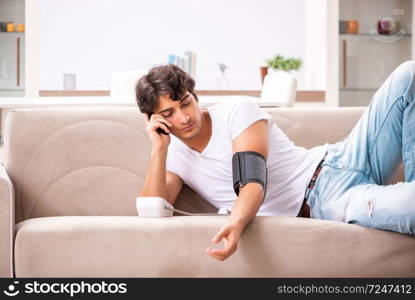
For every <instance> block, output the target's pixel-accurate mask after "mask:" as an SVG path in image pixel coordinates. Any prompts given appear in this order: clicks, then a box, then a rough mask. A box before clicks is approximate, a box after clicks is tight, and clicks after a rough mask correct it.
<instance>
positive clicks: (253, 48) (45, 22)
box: [26, 0, 325, 90]
mask: <svg viewBox="0 0 415 300" xmlns="http://www.w3.org/2000/svg"><path fill="white" fill-rule="evenodd" d="M26 1H29V0H26ZM306 1H307V0H289V1H288V0H256V1H253V0H239V1H231V0H228V1H223V0H210V1H191V0H174V1H168V0H164V1H163V0H152V1H134V0H118V1H117V0H59V1H56V0H42V1H37V4H38V5H39V10H40V16H39V18H38V19H39V25H38V30H39V73H40V77H39V89H41V90H54V89H62V81H63V80H62V74H63V73H67V72H73V73H77V89H80V90H108V89H109V88H110V80H111V74H112V73H113V72H116V71H123V70H131V69H139V68H149V67H151V66H153V65H155V64H160V63H166V62H167V56H168V55H169V54H171V53H176V54H181V53H182V52H184V51H186V50H191V51H196V52H197V74H196V80H197V88H198V89H216V88H217V84H216V76H217V75H218V68H217V63H218V62H221V61H224V62H225V63H226V64H227V65H228V66H229V75H230V89H260V88H261V84H260V75H259V66H260V65H263V64H264V61H265V59H267V58H269V57H271V56H273V55H274V54H276V53H280V54H282V55H285V56H290V57H299V58H301V59H303V60H304V59H305V58H306V52H307V47H306V35H305V33H306V30H305V28H306V21H305V19H306ZM315 53H319V51H318V50H317V51H315ZM316 55H318V54H316ZM320 55H321V56H320V57H318V58H317V59H320V60H321V57H324V56H323V54H322V53H321V51H320ZM315 58H316V57H315ZM311 67H313V65H307V63H305V64H304V66H303V68H302V69H301V70H300V71H299V72H298V74H297V76H298V79H299V89H304V88H307V89H324V87H325V86H324V80H323V81H322V80H318V79H317V80H316V79H315V78H313V74H312V72H313V71H310V70H307V68H311ZM310 72H311V73H310ZM306 73H307V74H308V76H305V74H306ZM316 75H317V77H318V78H321V77H322V76H325V75H324V72H323V73H322V71H321V70H318V71H317V73H316ZM314 77H315V76H314ZM310 80H311V81H310Z"/></svg>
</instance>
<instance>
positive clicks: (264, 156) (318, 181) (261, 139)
mask: <svg viewBox="0 0 415 300" xmlns="http://www.w3.org/2000/svg"><path fill="white" fill-rule="evenodd" d="M414 75H415V63H414V62H407V63H404V64H402V65H401V66H400V67H399V68H397V70H395V71H394V72H393V73H392V74H391V76H390V77H389V78H388V79H387V80H386V82H385V83H384V84H383V85H382V87H381V88H380V89H379V90H378V91H377V93H376V94H375V96H374V98H373V100H372V102H371V104H370V106H369V107H368V109H366V111H365V112H364V114H363V116H362V118H361V119H360V121H359V122H358V124H357V125H356V126H355V128H354V129H353V131H352V132H351V134H350V135H349V136H348V138H347V139H346V140H344V141H342V142H338V143H336V144H325V145H321V146H318V147H314V148H312V149H308V150H307V149H305V148H302V147H297V146H295V145H294V144H293V143H292V142H291V141H290V140H289V139H288V137H287V136H286V135H285V134H284V133H283V132H282V131H281V129H280V128H279V127H278V126H277V125H276V124H275V123H274V122H273V121H272V117H271V116H270V115H269V114H267V113H266V112H265V111H264V110H262V109H261V108H259V107H258V105H257V104H256V103H255V102H254V101H250V100H240V101H224V102H223V103H219V104H217V105H215V106H211V107H208V108H207V109H204V110H202V109H200V108H199V106H198V103H197V101H198V99H197V95H196V93H195V91H194V86H195V82H194V80H193V79H192V78H191V77H190V76H189V75H188V74H186V73H185V72H183V71H182V70H181V69H179V68H178V67H176V66H174V65H165V66H160V67H155V68H153V69H151V70H150V71H149V73H148V74H147V75H145V76H144V77H142V78H141V79H140V80H139V81H138V83H137V86H136V96H137V104H138V106H139V108H140V110H141V112H142V113H145V115H146V119H147V126H146V131H147V133H148V136H149V138H150V141H151V143H152V152H151V158H150V164H149V169H148V172H147V176H146V179H145V182H144V185H143V188H142V191H141V196H160V197H163V198H165V199H166V200H167V201H168V202H169V203H171V204H173V203H174V201H175V200H176V197H177V195H178V194H179V192H180V190H181V188H182V185H183V183H186V184H187V185H189V186H190V187H191V188H192V189H194V190H195V191H196V192H197V193H198V194H199V195H201V196H202V197H203V198H204V199H205V200H207V201H208V202H210V203H211V204H213V205H214V206H216V207H218V208H222V207H224V208H227V209H228V210H229V211H231V216H230V218H229V223H228V224H227V225H225V226H224V227H223V228H221V230H220V231H219V232H218V233H217V234H216V235H215V236H214V237H213V239H212V242H213V243H219V242H220V241H221V240H222V239H225V246H224V248H223V249H211V248H209V247H208V248H207V249H206V253H207V254H208V255H210V256H212V257H213V258H215V259H218V260H221V261H222V260H225V259H227V258H228V257H229V256H230V255H232V254H233V253H234V252H235V251H236V249H237V245H238V241H239V238H240V236H241V234H242V232H243V230H244V228H245V227H246V226H247V225H248V224H249V222H250V221H251V220H252V218H253V217H254V216H255V215H273V216H293V217H295V216H300V217H310V216H311V217H313V218H321V219H329V220H338V221H345V222H349V223H356V224H361V225H363V226H368V227H373V228H379V229H384V230H392V231H397V232H401V233H406V234H414V229H415V201H414V200H413V199H412V198H413V197H414V196H415V183H401V184H397V185H389V186H385V185H386V184H387V182H388V180H389V179H390V178H391V177H392V176H393V174H394V173H395V171H396V169H397V167H398V166H399V164H400V162H401V158H402V155H403V160H404V164H405V175H406V181H412V180H413V179H414V176H415V140H414V138H415V130H414V129H415V116H413V114H414V113H415V112H414V109H415V107H414V103H413V102H414V101H413V97H414V92H415V90H414V86H415V83H414ZM160 129H162V130H164V132H165V133H167V134H163V133H161V132H160ZM264 174H265V176H264Z"/></svg>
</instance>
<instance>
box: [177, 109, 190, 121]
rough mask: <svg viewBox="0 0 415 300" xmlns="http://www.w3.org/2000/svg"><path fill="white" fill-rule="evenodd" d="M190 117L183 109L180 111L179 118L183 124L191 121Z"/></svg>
mask: <svg viewBox="0 0 415 300" xmlns="http://www.w3.org/2000/svg"><path fill="white" fill-rule="evenodd" d="M189 119H190V117H189V116H188V115H187V114H185V113H184V112H183V111H182V110H180V111H179V120H180V123H182V124H187V123H188V122H189Z"/></svg>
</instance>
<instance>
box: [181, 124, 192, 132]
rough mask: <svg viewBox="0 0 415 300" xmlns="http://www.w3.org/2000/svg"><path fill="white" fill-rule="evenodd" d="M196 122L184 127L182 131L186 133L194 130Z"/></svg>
mask: <svg viewBox="0 0 415 300" xmlns="http://www.w3.org/2000/svg"><path fill="white" fill-rule="evenodd" d="M193 125H194V122H192V123H190V124H189V125H187V126H186V127H183V128H182V130H184V131H189V130H190V129H192V128H193Z"/></svg>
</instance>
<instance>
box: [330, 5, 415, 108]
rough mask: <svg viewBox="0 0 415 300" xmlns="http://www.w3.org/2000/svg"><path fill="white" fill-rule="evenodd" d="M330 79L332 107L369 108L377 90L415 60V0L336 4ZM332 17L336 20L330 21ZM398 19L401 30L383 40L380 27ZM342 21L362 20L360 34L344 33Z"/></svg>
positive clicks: (332, 12) (331, 36)
mask: <svg viewBox="0 0 415 300" xmlns="http://www.w3.org/2000/svg"><path fill="white" fill-rule="evenodd" d="M330 1H331V4H330V5H329V6H328V8H329V9H328V10H327V14H328V17H327V18H328V20H330V21H329V22H328V27H331V28H332V27H336V30H335V31H334V30H332V31H330V30H329V28H328V35H327V41H328V44H330V47H328V56H330V57H331V58H330V64H331V67H330V68H329V69H328V72H327V75H328V78H331V80H328V81H327V82H328V85H327V95H331V97H330V96H329V98H330V106H367V105H368V104H369V102H370V100H371V99H372V96H373V94H374V93H375V91H376V90H377V89H378V88H379V87H380V86H381V84H382V83H383V82H384V80H385V79H386V78H387V76H388V75H389V74H390V73H391V72H392V71H393V70H394V69H395V68H396V67H397V66H398V65H399V64H401V63H402V62H404V61H406V60H411V59H414V57H415V56H414V39H413V36H412V33H413V32H414V30H413V28H414V18H413V15H414V5H413V0H330ZM329 16H336V17H331V19H330V17H329ZM384 18H392V19H393V20H395V21H398V22H399V26H400V29H401V31H400V32H399V33H398V34H395V35H388V36H386V35H379V34H378V33H377V22H378V21H379V20H382V19H384ZM340 20H357V21H358V23H359V30H358V33H357V34H345V33H343V34H340V33H339V21H340Z"/></svg>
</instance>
